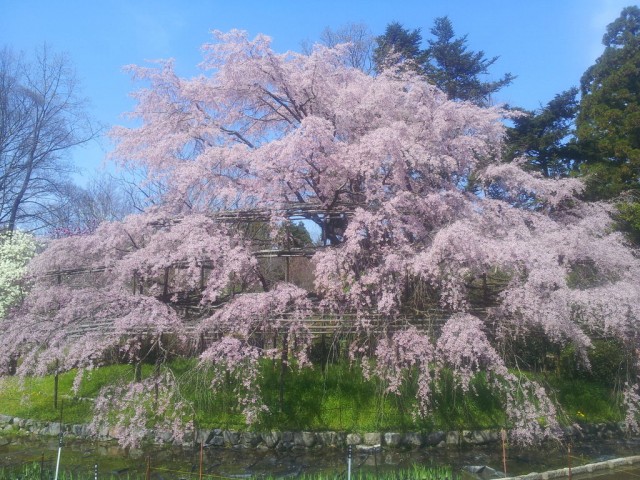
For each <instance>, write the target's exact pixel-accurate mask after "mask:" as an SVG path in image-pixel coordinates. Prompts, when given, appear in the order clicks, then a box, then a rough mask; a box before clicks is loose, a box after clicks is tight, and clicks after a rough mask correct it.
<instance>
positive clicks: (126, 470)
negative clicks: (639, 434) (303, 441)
mask: <svg viewBox="0 0 640 480" xmlns="http://www.w3.org/2000/svg"><path fill="white" fill-rule="evenodd" d="M57 448H58V442H57V439H55V438H42V437H40V438H38V437H22V438H11V439H9V438H7V437H5V438H0V466H2V467H7V466H18V465H21V464H24V463H31V462H44V463H45V464H48V465H51V464H53V463H55V459H56V455H57ZM571 452H572V457H571V460H570V461H571V464H572V466H578V465H583V464H586V463H592V462H598V461H603V460H607V459H611V458H615V457H623V456H631V455H637V454H638V452H640V439H638V438H628V439H616V440H597V441H589V442H576V443H574V444H572V447H571ZM199 458H200V449H199V448H190V449H189V448H177V447H158V446H151V447H147V448H145V449H144V450H123V449H121V448H119V447H118V446H116V445H114V444H108V443H92V442H87V441H70V442H65V445H64V447H63V449H62V453H61V466H62V468H64V469H65V471H67V472H74V473H85V474H86V473H87V472H92V471H93V469H94V466H95V465H97V466H98V471H99V472H100V474H101V475H107V474H110V475H114V476H116V477H120V478H127V476H128V475H132V474H135V473H137V474H143V473H144V472H145V471H146V469H147V462H148V461H150V465H151V471H152V472H153V476H152V478H164V479H179V478H189V476H190V475H192V474H193V473H194V472H195V473H197V472H198V470H199ZM506 462H507V471H508V473H509V475H510V476H511V475H518V474H526V473H529V472H533V471H536V472H543V471H546V470H552V469H558V468H564V467H567V465H568V463H569V457H568V450H567V445H566V444H560V443H547V444H545V445H543V446H541V447H535V448H526V449H521V448H512V447H510V448H508V449H507V452H506ZM414 464H419V465H426V466H438V465H439V466H442V465H446V466H451V467H453V469H454V471H461V470H462V469H463V468H465V467H469V466H488V467H490V468H486V469H484V470H482V472H483V473H479V474H478V476H476V477H475V478H491V475H489V473H488V472H491V470H495V471H499V472H501V471H502V469H503V462H502V448H501V445H500V444H491V445H485V446H475V447H464V448H462V447H461V448H456V447H447V448H424V449H420V450H407V451H403V450H389V449H384V450H382V451H377V452H359V451H354V453H353V469H354V471H355V470H369V471H371V472H383V471H388V470H395V469H399V468H410V467H411V466H412V465H414ZM479 470H481V469H479ZM203 471H204V472H205V473H207V474H209V475H215V476H219V477H233V478H243V477H248V476H253V475H263V474H270V475H273V476H277V477H285V476H297V475H298V474H300V473H326V474H330V475H339V474H342V473H344V472H345V471H346V449H345V450H340V449H326V448H325V449H311V450H304V449H301V450H290V451H285V452H279V451H273V450H244V449H221V448H205V449H203ZM638 473H639V472H637V469H636V470H634V471H633V472H631V475H633V476H629V477H628V478H638V477H637V475H638ZM482 475H484V477H483V476H482ZM192 478H197V476H196V477H192ZM469 478H474V477H473V476H469ZM599 478H602V479H603V480H604V479H605V478H607V480H608V478H624V477H621V476H620V475H618V476H616V477H599Z"/></svg>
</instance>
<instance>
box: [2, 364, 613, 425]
mask: <svg viewBox="0 0 640 480" xmlns="http://www.w3.org/2000/svg"><path fill="white" fill-rule="evenodd" d="M168 366H169V368H171V369H172V370H173V372H174V375H175V376H176V378H177V379H178V383H179V385H180V393H181V395H182V396H183V397H184V398H185V399H186V400H188V401H189V402H190V403H191V404H192V405H193V406H194V420H195V423H196V425H197V426H198V427H200V428H207V427H218V428H225V429H232V430H244V429H247V428H248V427H247V425H246V424H245V421H244V417H243V415H242V414H241V412H240V410H239V408H238V405H237V402H236V401H235V395H236V393H235V390H236V388H237V386H238V385H237V384H236V383H235V381H233V380H231V379H229V380H228V381H227V382H225V384H224V386H223V387H222V388H219V389H217V390H216V391H215V392H214V391H212V389H211V378H212V373H211V371H209V370H207V369H202V368H197V367H196V361H195V360H193V359H177V360H174V361H172V362H170V363H169V364H168ZM152 372H153V366H152V365H144V366H143V369H142V375H143V376H145V377H146V376H148V375H151V374H152ZM74 376H75V372H67V373H64V374H61V375H60V376H59V398H60V402H59V405H60V403H62V402H64V419H63V420H64V422H65V423H88V422H89V421H90V419H91V415H92V408H93V404H92V402H91V401H90V400H86V398H93V397H95V396H96V395H97V393H98V392H99V391H100V389H101V388H102V387H103V386H105V385H109V384H113V383H117V382H121V381H130V380H132V379H133V369H132V367H131V366H128V365H114V366H109V367H103V368H100V369H97V370H95V371H93V372H91V373H90V374H87V377H86V378H85V380H84V381H83V383H82V386H81V388H80V391H79V392H78V395H77V397H80V398H77V397H76V396H75V395H74V394H73V392H72V390H71V386H72V383H73V379H74ZM279 376H280V368H279V365H278V363H277V362H271V361H265V362H264V364H263V365H262V378H261V381H260V383H261V389H262V393H263V398H264V401H265V403H266V405H267V406H268V408H269V414H266V415H262V417H261V418H260V422H259V424H257V425H254V426H253V427H252V428H253V429H255V430H259V431H260V430H316V431H319V430H338V431H356V432H367V431H380V430H382V431H415V430H422V431H433V430H461V429H467V430H468V429H485V428H501V427H502V426H504V424H505V417H504V414H503V412H502V408H501V405H500V402H499V399H498V398H496V396H495V395H494V394H493V392H492V391H491V388H490V386H489V385H488V384H487V382H486V380H485V377H484V376H483V375H478V376H477V377H476V378H475V379H474V380H473V382H472V387H473V388H472V390H471V391H470V392H469V393H467V394H462V393H461V392H460V391H459V390H457V389H455V388H453V387H451V385H452V379H451V378H450V377H447V376H446V375H445V376H444V378H443V380H442V382H443V383H442V385H441V388H440V390H441V393H437V394H435V395H434V397H433V411H432V413H431V414H430V415H429V416H428V417H427V418H415V417H414V415H413V413H414V412H415V410H416V408H415V407H416V403H415V389H416V386H415V385H414V384H413V383H412V382H411V381H409V382H407V385H405V386H404V390H403V392H402V395H400V396H397V395H384V394H383V393H382V388H381V386H380V385H379V383H378V382H377V381H375V380H373V381H367V380H366V379H365V378H364V377H363V375H362V374H361V373H360V369H359V368H357V367H351V366H350V365H349V364H348V363H347V362H338V363H336V364H329V365H327V367H326V369H322V368H314V369H302V370H300V371H287V374H286V376H285V382H284V390H283V391H284V401H283V402H282V404H281V403H280V381H279ZM531 377H532V378H533V379H537V380H539V381H542V382H543V384H546V385H548V386H550V387H551V388H552V390H554V391H555V392H556V393H555V395H556V396H555V398H556V400H557V401H558V403H559V404H560V407H561V409H562V411H563V412H564V415H563V417H562V418H561V420H562V421H564V422H565V423H572V422H575V421H578V422H583V423H600V422H613V421H619V420H621V419H622V412H621V409H620V408H619V407H618V406H617V405H618V403H619V402H617V401H616V400H617V399H616V397H615V394H614V393H613V392H612V389H611V387H608V386H606V385H603V384H602V383H600V382H597V381H596V380H593V379H581V378H578V379H576V378H564V377H561V376H558V375H556V376H551V377H549V376H546V377H542V376H540V378H536V377H537V376H536V375H531ZM53 389H54V378H53V376H47V377H42V378H27V379H24V380H20V379H18V378H15V377H10V378H1V379H0V405H2V407H1V408H0V410H1V411H0V413H1V414H7V415H12V416H16V417H21V418H31V419H34V420H41V421H56V420H58V419H59V417H60V411H59V409H57V410H56V409H55V408H54V405H53Z"/></svg>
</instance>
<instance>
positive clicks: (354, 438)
mask: <svg viewBox="0 0 640 480" xmlns="http://www.w3.org/2000/svg"><path fill="white" fill-rule="evenodd" d="M60 430H62V431H63V433H64V435H65V436H66V437H68V438H95V437H92V435H91V433H90V432H89V428H88V425H70V424H63V425H62V426H61V425H60V423H58V422H39V421H35V420H29V419H23V418H17V417H11V416H8V415H0V431H4V432H7V433H17V434H32V435H44V436H47V435H48V436H56V435H58V434H60ZM624 433H625V432H624V429H623V426H622V425H621V424H615V423H613V424H597V425H584V426H581V427H579V428H578V427H567V428H565V435H566V436H568V437H572V438H576V439H578V438H580V439H582V438H613V437H619V436H621V435H624ZM186 438H187V440H188V441H189V443H191V444H192V443H193V442H194V441H195V442H196V444H200V442H203V443H204V444H205V445H207V446H210V447H220V448H223V447H227V448H257V449H276V450H291V449H308V448H323V447H334V448H343V447H345V446H347V445H353V446H354V447H355V448H356V449H358V450H369V449H375V448H379V447H385V448H422V447H446V446H457V445H484V444H488V443H495V442H498V441H500V431H498V430H462V431H451V432H443V431H438V432H430V433H419V432H407V433H398V432H370V433H345V432H289V431H282V432H281V431H271V432H262V433H256V432H236V431H231V430H222V429H219V428H215V429H201V430H197V431H196V432H195V435H187V436H186ZM97 439H98V440H112V439H113V436H112V435H111V434H110V432H109V431H107V430H105V431H102V432H100V434H99V435H98V437H97ZM150 440H151V441H152V442H153V443H158V444H162V443H165V444H166V443H170V444H171V443H175V442H174V441H173V438H172V437H171V435H168V434H166V433H158V434H157V435H154V438H150Z"/></svg>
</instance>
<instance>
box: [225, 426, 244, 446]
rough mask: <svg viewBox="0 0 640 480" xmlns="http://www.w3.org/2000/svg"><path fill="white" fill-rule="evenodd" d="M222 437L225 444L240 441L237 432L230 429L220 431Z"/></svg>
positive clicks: (235, 443)
mask: <svg viewBox="0 0 640 480" xmlns="http://www.w3.org/2000/svg"><path fill="white" fill-rule="evenodd" d="M222 437H223V438H224V443H225V445H230V446H235V445H238V443H239V442H240V435H239V434H238V432H234V431H231V430H225V431H224V432H222Z"/></svg>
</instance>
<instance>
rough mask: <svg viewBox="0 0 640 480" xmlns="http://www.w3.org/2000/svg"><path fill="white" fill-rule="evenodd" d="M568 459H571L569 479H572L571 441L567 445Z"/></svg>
mask: <svg viewBox="0 0 640 480" xmlns="http://www.w3.org/2000/svg"><path fill="white" fill-rule="evenodd" d="M567 460H568V461H569V480H571V442H569V444H568V445H567Z"/></svg>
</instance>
